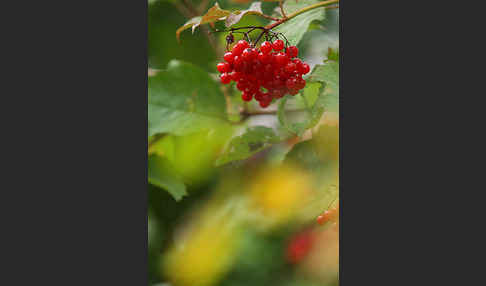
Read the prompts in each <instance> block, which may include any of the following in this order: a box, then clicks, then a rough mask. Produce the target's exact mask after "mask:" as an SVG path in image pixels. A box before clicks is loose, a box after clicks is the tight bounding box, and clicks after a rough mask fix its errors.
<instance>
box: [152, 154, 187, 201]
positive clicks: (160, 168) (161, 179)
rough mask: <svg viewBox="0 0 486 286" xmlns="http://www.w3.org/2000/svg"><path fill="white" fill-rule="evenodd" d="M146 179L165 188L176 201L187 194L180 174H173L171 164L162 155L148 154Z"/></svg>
mask: <svg viewBox="0 0 486 286" xmlns="http://www.w3.org/2000/svg"><path fill="white" fill-rule="evenodd" d="M148 181H149V183H150V184H152V185H155V186H157V187H160V188H162V189H165V190H166V191H167V192H169V193H170V194H171V195H172V197H174V199H175V200H176V201H179V200H180V199H181V198H182V197H183V196H185V195H187V192H186V186H185V185H184V183H183V182H182V180H181V178H180V176H179V175H178V174H175V172H174V171H173V166H172V165H171V164H170V162H169V160H167V159H166V158H164V157H160V156H156V155H152V156H149V158H148Z"/></svg>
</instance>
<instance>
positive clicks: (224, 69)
mask: <svg viewBox="0 0 486 286" xmlns="http://www.w3.org/2000/svg"><path fill="white" fill-rule="evenodd" d="M216 68H217V69H218V71H219V72H220V73H225V72H229V71H230V70H231V66H230V64H229V63H219V64H218V65H217V66H216Z"/></svg>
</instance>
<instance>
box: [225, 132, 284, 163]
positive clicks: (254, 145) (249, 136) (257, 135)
mask: <svg viewBox="0 0 486 286" xmlns="http://www.w3.org/2000/svg"><path fill="white" fill-rule="evenodd" d="M279 141H280V138H279V137H278V136H276V135H275V132H274V131H273V129H272V128H268V127H264V126H255V127H251V128H248V129H247V130H246V132H245V133H244V134H243V135H241V136H237V137H235V138H233V139H232V140H231V142H230V143H229V146H228V147H227V148H226V150H225V152H224V153H223V154H222V155H221V156H220V157H219V158H218V160H216V166H220V165H223V164H226V163H228V162H231V161H235V160H243V159H246V158H248V157H250V156H251V155H253V154H255V153H257V152H259V151H261V150H263V149H265V148H267V147H269V146H270V145H272V144H274V143H278V142H279Z"/></svg>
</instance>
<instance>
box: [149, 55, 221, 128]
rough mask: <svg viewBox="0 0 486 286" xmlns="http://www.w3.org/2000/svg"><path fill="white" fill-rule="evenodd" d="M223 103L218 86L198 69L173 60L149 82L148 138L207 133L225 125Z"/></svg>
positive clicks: (150, 78) (205, 73)
mask: <svg viewBox="0 0 486 286" xmlns="http://www.w3.org/2000/svg"><path fill="white" fill-rule="evenodd" d="M225 119H226V117H225V100H224V96H223V94H222V92H221V90H220V88H219V86H218V84H217V83H216V82H215V81H214V80H213V79H212V78H211V77H210V76H209V75H208V73H207V72H205V71H203V70H201V69H200V68H198V67H196V66H194V65H192V64H188V63H183V62H180V61H176V60H173V61H171V62H170V63H169V66H168V68H167V69H166V70H164V71H160V72H159V73H157V75H155V76H153V77H149V79H148V129H149V132H148V133H149V137H150V136H152V135H154V134H157V133H172V134H176V135H184V134H188V133H193V132H198V131H201V130H208V129H211V128H212V127H214V126H216V125H224V124H227V123H226V121H225Z"/></svg>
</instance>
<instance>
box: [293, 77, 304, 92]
mask: <svg viewBox="0 0 486 286" xmlns="http://www.w3.org/2000/svg"><path fill="white" fill-rule="evenodd" d="M295 86H296V88H297V89H303V88H304V87H305V79H303V78H298V79H297V80H296V85H295Z"/></svg>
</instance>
